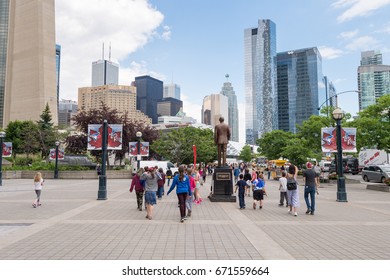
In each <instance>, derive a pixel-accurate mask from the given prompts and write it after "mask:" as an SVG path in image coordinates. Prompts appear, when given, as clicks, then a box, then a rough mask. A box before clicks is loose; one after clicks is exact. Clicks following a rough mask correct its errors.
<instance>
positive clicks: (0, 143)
mask: <svg viewBox="0 0 390 280" xmlns="http://www.w3.org/2000/svg"><path fill="white" fill-rule="evenodd" d="M5 135H6V134H5V132H4V131H1V132H0V148H1V152H0V186H2V185H3V140H4V138H5Z"/></svg>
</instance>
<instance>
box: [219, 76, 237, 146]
mask: <svg viewBox="0 0 390 280" xmlns="http://www.w3.org/2000/svg"><path fill="white" fill-rule="evenodd" d="M226 77H227V78H228V77H229V75H226ZM221 94H222V95H225V96H226V97H227V98H228V111H229V112H228V115H229V121H228V125H229V126H230V129H231V137H230V140H232V141H235V142H238V141H239V130H238V106H237V96H236V93H235V92H234V89H233V87H232V84H231V83H230V82H229V81H226V82H225V83H224V84H223V87H222V90H221Z"/></svg>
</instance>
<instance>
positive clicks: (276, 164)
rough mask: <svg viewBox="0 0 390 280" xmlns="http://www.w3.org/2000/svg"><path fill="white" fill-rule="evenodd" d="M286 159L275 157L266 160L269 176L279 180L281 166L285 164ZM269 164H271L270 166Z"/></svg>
mask: <svg viewBox="0 0 390 280" xmlns="http://www.w3.org/2000/svg"><path fill="white" fill-rule="evenodd" d="M287 162H288V161H287V160H284V159H276V160H270V161H268V164H269V165H268V168H271V170H272V171H271V176H272V178H273V179H274V180H279V178H280V177H282V166H285V165H286V163H287ZM270 164H272V165H271V166H270Z"/></svg>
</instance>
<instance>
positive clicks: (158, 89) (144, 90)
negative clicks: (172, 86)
mask: <svg viewBox="0 0 390 280" xmlns="http://www.w3.org/2000/svg"><path fill="white" fill-rule="evenodd" d="M135 86H136V87H137V110H140V111H141V112H143V113H144V114H145V115H147V116H148V117H149V118H151V119H152V123H153V124H156V123H158V114H157V102H158V101H161V99H162V98H163V82H162V81H160V80H157V79H155V78H152V77H150V76H147V75H145V76H140V77H135Z"/></svg>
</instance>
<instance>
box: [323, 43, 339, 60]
mask: <svg viewBox="0 0 390 280" xmlns="http://www.w3.org/2000/svg"><path fill="white" fill-rule="evenodd" d="M318 49H319V51H320V54H321V56H322V58H324V59H335V58H338V57H340V56H341V55H343V51H342V50H340V49H335V48H332V47H327V46H320V47H318Z"/></svg>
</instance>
